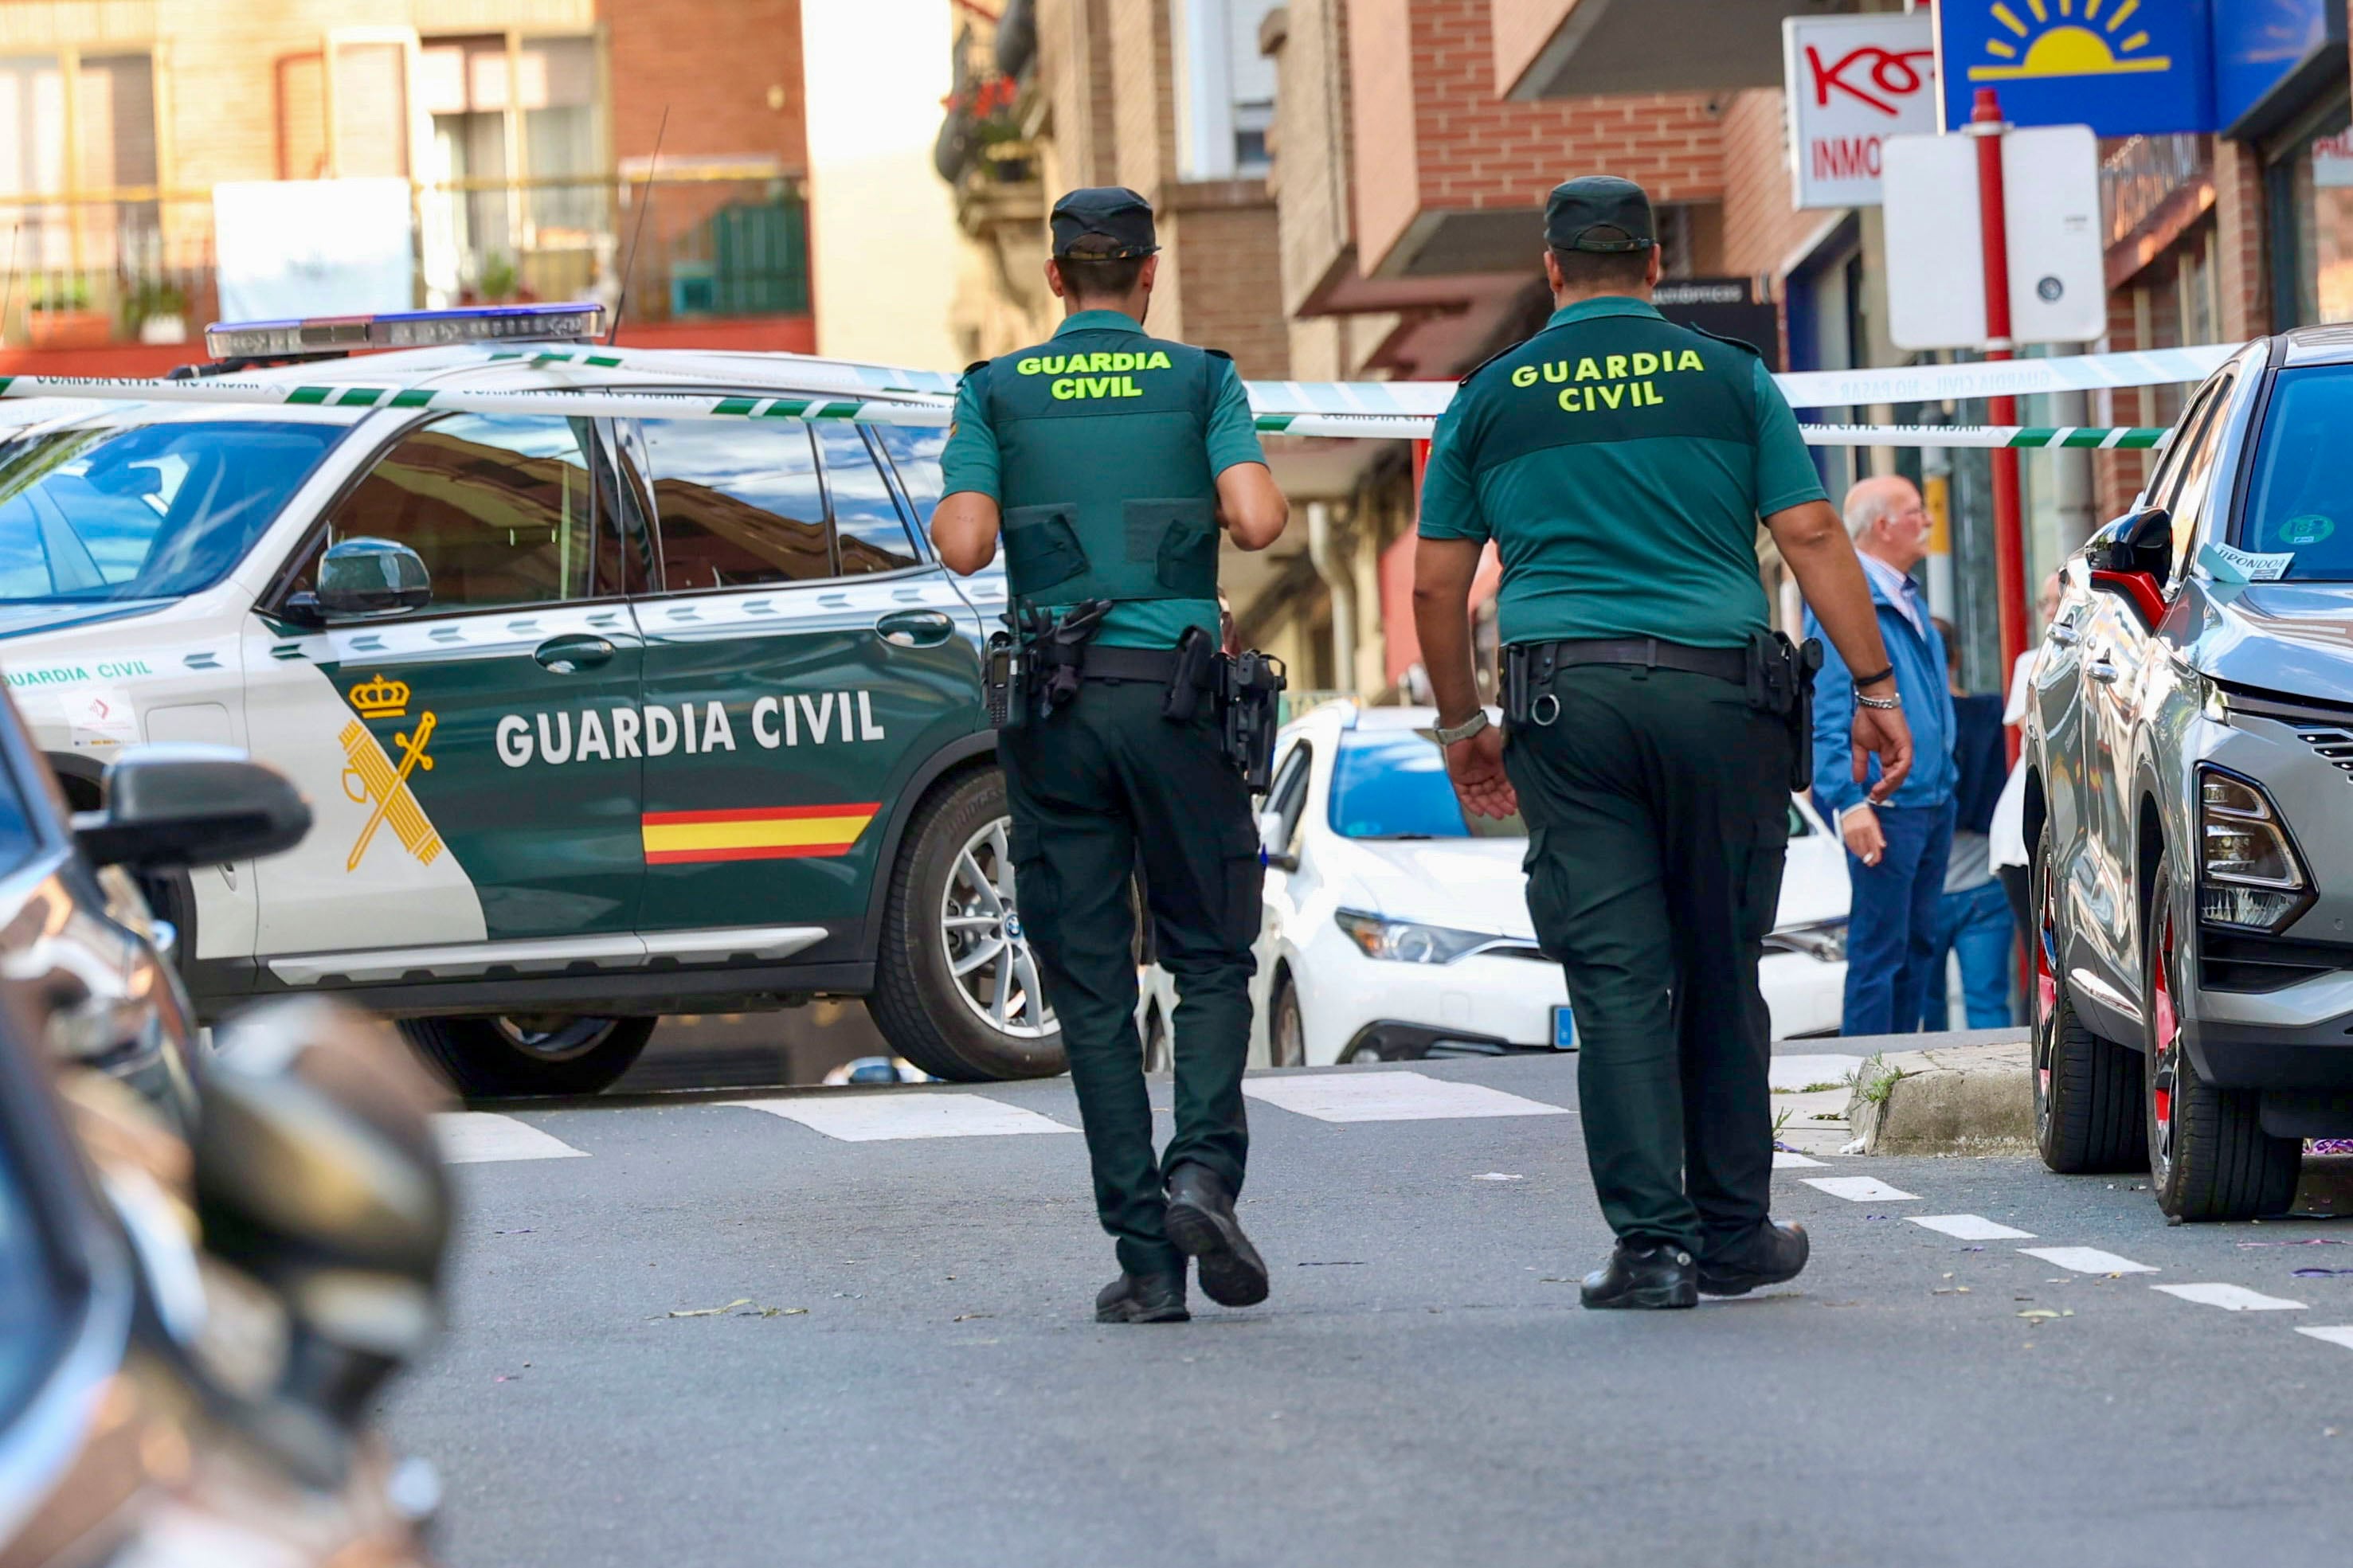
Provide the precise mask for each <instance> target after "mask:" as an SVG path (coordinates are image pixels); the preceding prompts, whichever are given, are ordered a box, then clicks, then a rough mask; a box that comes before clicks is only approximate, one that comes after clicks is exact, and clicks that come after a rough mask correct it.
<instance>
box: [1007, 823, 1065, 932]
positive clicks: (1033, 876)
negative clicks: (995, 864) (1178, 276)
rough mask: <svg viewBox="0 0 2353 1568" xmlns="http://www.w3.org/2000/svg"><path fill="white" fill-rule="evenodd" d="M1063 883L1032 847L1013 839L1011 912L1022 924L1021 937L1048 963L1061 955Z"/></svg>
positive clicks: (1018, 837)
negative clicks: (1027, 939)
mask: <svg viewBox="0 0 2353 1568" xmlns="http://www.w3.org/2000/svg"><path fill="white" fill-rule="evenodd" d="M1061 907H1062V883H1061V879H1060V878H1059V877H1057V876H1055V875H1054V868H1053V867H1052V866H1051V865H1050V864H1048V863H1047V860H1046V858H1045V857H1044V856H1043V855H1041V854H1039V852H1038V851H1037V849H1036V848H1035V847H1031V846H1025V845H1024V844H1023V843H1022V842H1021V835H1020V830H1019V829H1018V827H1017V828H1016V829H1015V830H1014V838H1013V908H1014V911H1015V913H1017V914H1018V916H1019V917H1020V920H1021V933H1022V934H1023V935H1024V936H1026V937H1028V938H1029V945H1030V946H1031V947H1033V948H1035V949H1037V950H1038V952H1039V954H1040V955H1042V956H1044V957H1045V958H1046V959H1047V960H1048V962H1052V961H1053V960H1054V959H1055V958H1056V957H1057V956H1059V955H1060V952H1061V934H1062V926H1061V916H1060V910H1061Z"/></svg>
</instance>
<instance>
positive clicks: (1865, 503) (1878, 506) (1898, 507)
mask: <svg viewBox="0 0 2353 1568" xmlns="http://www.w3.org/2000/svg"><path fill="white" fill-rule="evenodd" d="M1910 484H1911V481H1910V480H1908V479H1903V478H1902V477H1901V476H1899V475H1894V474H1874V475H1873V476H1872V477H1871V478H1870V479H1862V480H1860V481H1858V482H1857V483H1856V484H1855V486H1854V488H1853V489H1850V490H1848V491H1847V492H1846V509H1845V510H1844V512H1843V513H1842V514H1841V515H1842V516H1843V517H1844V518H1845V519H1846V531H1847V536H1848V537H1849V538H1851V539H1852V540H1854V541H1855V542H1857V543H1861V542H1862V536H1863V535H1864V534H1866V533H1869V532H1870V531H1871V525H1872V524H1873V523H1874V522H1878V521H1882V520H1883V519H1885V518H1891V517H1894V515H1895V514H1896V513H1897V512H1899V511H1902V510H1904V509H1905V507H1907V506H1909V505H1910V504H1911V499H1910V498H1909V497H1908V496H1906V495H1905V493H1904V491H1903V490H1902V489H1897V488H1896V487H1897V485H1903V486H1905V487H1906V488H1909V486H1910Z"/></svg>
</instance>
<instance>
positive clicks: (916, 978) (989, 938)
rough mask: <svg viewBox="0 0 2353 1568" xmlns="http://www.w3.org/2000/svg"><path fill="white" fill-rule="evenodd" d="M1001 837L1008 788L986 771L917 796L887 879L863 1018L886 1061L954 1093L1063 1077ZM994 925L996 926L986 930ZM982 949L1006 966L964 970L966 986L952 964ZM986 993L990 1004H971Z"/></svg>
mask: <svg viewBox="0 0 2353 1568" xmlns="http://www.w3.org/2000/svg"><path fill="white" fill-rule="evenodd" d="M1010 831H1011V818H1010V816H1009V814H1008V809H1007V806H1006V801H1005V776H1004V774H1002V773H999V772H997V769H995V768H983V769H980V770H978V771H976V772H973V773H965V774H963V775H962V776H960V777H958V778H955V779H953V780H951V781H948V782H947V783H944V784H941V785H939V786H937V787H936V788H934V790H933V792H932V793H931V794H930V795H926V796H924V798H923V802H922V803H921V804H920V805H917V806H916V808H915V815H914V817H913V820H911V821H910V822H909V823H908V824H907V831H906V833H905V835H904V836H903V837H902V839H901V840H900V844H899V858H898V860H897V862H896V863H895V864H894V865H893V866H892V868H891V888H890V895H889V897H888V899H887V900H885V901H884V905H883V912H882V940H881V943H880V944H879V946H878V948H877V951H876V955H875V965H874V990H873V993H872V994H871V995H869V996H868V997H867V999H866V1009H867V1011H868V1012H869V1013H870V1014H871V1015H872V1016H873V1018H874V1025H875V1027H877V1028H879V1029H881V1031H882V1037H883V1038H884V1039H887V1040H889V1041H890V1042H891V1048H892V1050H894V1051H896V1052H898V1053H899V1054H900V1055H901V1056H902V1057H904V1058H907V1059H908V1060H909V1061H911V1062H913V1063H914V1064H915V1065H916V1066H917V1067H919V1068H923V1070H924V1071H925V1072H927V1073H929V1074H931V1075H932V1076H933V1077H934V1078H937V1079H947V1080H948V1081H950V1082H953V1083H987V1082H991V1081H997V1080H1002V1079H1019V1078H1050V1077H1052V1076H1053V1075H1054V1074H1056V1073H1059V1072H1062V1071H1064V1070H1066V1069H1067V1068H1069V1066H1070V1063H1069V1060H1068V1058H1065V1057H1064V1056H1063V1054H1062V1032H1061V1030H1060V1028H1058V1027H1056V1026H1054V1025H1053V1023H1052V1016H1053V1015H1052V1012H1051V1009H1050V1008H1048V1007H1046V1006H1045V1005H1044V1001H1043V998H1042V995H1040V994H1038V992H1037V989H1036V987H1035V985H1034V984H1033V983H1032V982H1034V977H1035V975H1036V973H1037V961H1036V959H1035V957H1034V955H1032V954H1031V953H1030V952H1029V939H1028V938H1027V937H1025V936H1023V935H1022V934H1021V931H1020V915H1019V906H1018V900H1017V899H1016V898H1015V897H1014V896H1012V895H1013V867H1012V862H1011V860H1010V858H1009V855H1010V850H1009V847H1008V835H1009V833H1010ZM992 905H997V906H1000V908H999V909H996V910H992V908H991V906H992ZM1006 912H1009V913H1010V916H1011V919H1010V921H1009V922H1008V921H1005V920H1004V919H1003V918H1002V917H1003V914H1004V913H1006ZM992 916H994V917H996V918H997V924H995V925H990V924H988V923H987V921H988V920H989V919H990V918H991V917H992ZM952 921H953V922H962V923H959V924H956V925H955V926H954V927H953V928H952V925H951V922H952ZM1008 923H1009V925H1010V927H1011V931H1010V935H1009V937H1008V932H1007V930H1006V926H1007V924H1008ZM990 942H998V943H1002V944H1005V945H1004V946H1003V947H1001V948H999V949H997V950H991V951H997V952H1002V953H1003V955H1004V959H1005V962H1004V963H992V962H987V961H985V962H984V963H983V964H982V965H980V966H978V967H976V968H971V969H968V970H967V971H966V974H968V975H970V976H971V977H972V983H971V984H969V985H967V984H966V978H965V975H959V974H958V973H956V965H957V963H959V962H961V961H964V960H966V959H969V958H970V957H971V955H972V954H973V952H976V951H979V950H986V949H987V944H988V943H990ZM982 969H986V970H987V973H986V974H984V973H981V970H982ZM1025 974H1026V975H1028V976H1029V977H1031V980H1029V981H1025V980H1023V979H1022V978H1021V977H1022V976H1023V975H1025ZM1000 977H1002V978H1003V979H1004V980H1005V981H1006V982H1008V984H1007V986H1006V989H1005V992H1004V995H1005V999H1006V1004H1007V1011H1008V1015H1009V1016H1008V1025H1009V1026H1008V1027H999V1026H997V1016H996V1014H997V1010H996V1008H995V1006H994V1003H995V1000H996V997H997V986H998V984H999V979H1000ZM983 989H987V990H988V991H989V992H990V996H989V997H987V998H986V999H984V998H983V997H981V996H980V994H979V992H980V991H981V990H983ZM1032 1008H1034V1009H1036V1011H1035V1012H1034V1013H1031V1012H1030V1011H1029V1010H1030V1009H1032ZM1025 1015H1026V1016H1029V1019H1030V1020H1031V1021H1030V1022H1029V1023H1028V1024H1026V1025H1024V1024H1023V1023H1021V1022H1020V1021H1019V1020H1020V1018H1021V1017H1022V1016H1025Z"/></svg>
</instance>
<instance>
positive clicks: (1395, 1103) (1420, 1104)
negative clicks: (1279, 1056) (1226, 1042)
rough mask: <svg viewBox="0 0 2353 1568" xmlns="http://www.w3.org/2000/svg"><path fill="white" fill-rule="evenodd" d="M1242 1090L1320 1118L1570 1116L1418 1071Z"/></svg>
mask: <svg viewBox="0 0 2353 1568" xmlns="http://www.w3.org/2000/svg"><path fill="white" fill-rule="evenodd" d="M1242 1092H1243V1093H1244V1094H1247V1095H1249V1096H1250V1098H1251V1099H1253V1100H1264V1101H1266V1102H1267V1103H1268V1104H1269V1105H1271V1106H1274V1107H1275V1108H1276V1109H1278V1110H1288V1111H1291V1112H1292V1113H1293V1114H1294V1115H1298V1116H1312V1117H1314V1119H1315V1120H1316V1121H1451V1120H1454V1119H1457V1118H1463V1117H1472V1116H1566V1115H1567V1114H1568V1112H1567V1111H1566V1110H1562V1109H1561V1108H1560V1107H1559V1106H1557V1105H1546V1104H1544V1103H1542V1102H1541V1101H1538V1100H1523V1099H1521V1098H1520V1097H1519V1096H1518V1095H1516V1094H1505V1093H1504V1091H1503V1090H1502V1089H1488V1088H1486V1087H1485V1086H1484V1085H1482V1084H1475V1083H1456V1082H1454V1081H1453V1080H1452V1079H1442V1078H1429V1077H1426V1076H1424V1075H1423V1074H1421V1073H1418V1072H1364V1073H1338V1072H1335V1073H1311V1074H1306V1075H1303V1076H1302V1077H1299V1078H1261V1079H1245V1080H1244V1081H1243V1083H1242Z"/></svg>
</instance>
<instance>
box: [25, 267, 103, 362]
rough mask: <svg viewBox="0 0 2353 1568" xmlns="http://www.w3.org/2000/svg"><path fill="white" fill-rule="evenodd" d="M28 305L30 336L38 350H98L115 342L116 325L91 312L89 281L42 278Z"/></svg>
mask: <svg viewBox="0 0 2353 1568" xmlns="http://www.w3.org/2000/svg"><path fill="white" fill-rule="evenodd" d="M25 331H26V336H27V337H28V338H30V339H31V340H32V344H33V346H34V347H35V348H37V349H96V348H104V347H105V346H106V345H107V344H108V343H110V342H113V341H114V323H113V322H112V321H109V320H108V319H107V315H106V312H105V311H103V310H91V309H90V280H89V279H85V278H59V277H50V278H44V279H40V280H39V281H38V282H37V283H35V284H34V285H33V288H32V290H31V292H30V293H29V294H27V295H26V312H25Z"/></svg>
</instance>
